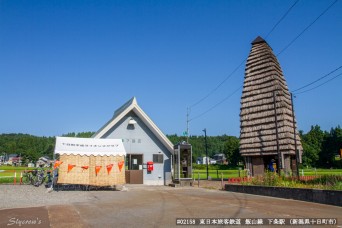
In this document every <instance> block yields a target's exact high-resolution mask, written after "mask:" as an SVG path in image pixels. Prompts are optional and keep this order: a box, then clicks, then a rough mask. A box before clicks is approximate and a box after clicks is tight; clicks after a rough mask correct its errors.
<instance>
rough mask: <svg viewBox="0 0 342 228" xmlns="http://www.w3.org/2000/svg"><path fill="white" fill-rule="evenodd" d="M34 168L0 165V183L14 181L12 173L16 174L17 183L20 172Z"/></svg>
mask: <svg viewBox="0 0 342 228" xmlns="http://www.w3.org/2000/svg"><path fill="white" fill-rule="evenodd" d="M32 169H35V168H28V167H18V166H0V184H4V183H13V182H14V174H15V173H16V174H17V178H16V180H17V183H19V182H20V175H21V172H23V171H25V170H32Z"/></svg>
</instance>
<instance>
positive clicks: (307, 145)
mask: <svg viewBox="0 0 342 228" xmlns="http://www.w3.org/2000/svg"><path fill="white" fill-rule="evenodd" d="M324 135H325V133H324V132H323V131H322V130H321V128H320V126H318V125H316V126H311V129H310V131H309V132H308V133H307V134H304V135H303V134H302V135H301V138H302V145H303V165H305V166H315V167H316V166H317V165H318V161H319V154H320V151H321V148H322V143H323V140H324Z"/></svg>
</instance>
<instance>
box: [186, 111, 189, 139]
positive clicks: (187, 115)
mask: <svg viewBox="0 0 342 228" xmlns="http://www.w3.org/2000/svg"><path fill="white" fill-rule="evenodd" d="M186 142H187V143H189V107H187V108H186Z"/></svg>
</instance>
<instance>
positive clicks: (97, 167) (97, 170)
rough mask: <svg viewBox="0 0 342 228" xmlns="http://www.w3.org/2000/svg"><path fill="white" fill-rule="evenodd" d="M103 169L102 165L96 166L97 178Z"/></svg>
mask: <svg viewBox="0 0 342 228" xmlns="http://www.w3.org/2000/svg"><path fill="white" fill-rule="evenodd" d="M101 168H102V166H101V165H97V166H95V173H96V176H97V174H98V173H99V172H100V169H101Z"/></svg>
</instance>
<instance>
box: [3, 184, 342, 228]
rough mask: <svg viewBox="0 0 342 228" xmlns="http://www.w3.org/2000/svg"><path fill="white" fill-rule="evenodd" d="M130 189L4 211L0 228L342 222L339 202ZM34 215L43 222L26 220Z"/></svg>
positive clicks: (194, 190)
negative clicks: (250, 220) (189, 221)
mask: <svg viewBox="0 0 342 228" xmlns="http://www.w3.org/2000/svg"><path fill="white" fill-rule="evenodd" d="M127 188H128V191H120V192H119V191H93V192H91V195H92V197H91V198H90V199H89V200H87V201H86V202H78V203H70V204H66V205H51V206H45V207H36V208H20V209H5V210H0V227H176V219H177V218H189V219H192V218H197V219H201V218H203V219H204V218H222V219H224V218H225V219H237V218H254V219H258V218H279V219H280V218H287V219H294V218H322V219H323V218H326V219H328V218H332V219H337V220H338V223H339V224H340V225H341V224H342V208H341V207H336V206H329V205H323V204H316V203H309V202H302V201H295V200H286V199H278V198H272V197H264V196H256V195H248V194H241V193H233V192H226V191H218V190H208V189H201V188H192V187H188V188H170V187H165V186H143V185H127ZM34 220H35V221H41V222H40V224H23V221H24V222H25V221H34ZM14 221H21V225H19V222H18V223H14ZM178 227H179V226H178ZM210 227H213V226H210ZM258 227H263V226H258ZM267 227H271V226H267ZM301 227H303V226H301ZM315 227H319V226H317V225H316V226H315ZM323 227H327V226H323Z"/></svg>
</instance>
